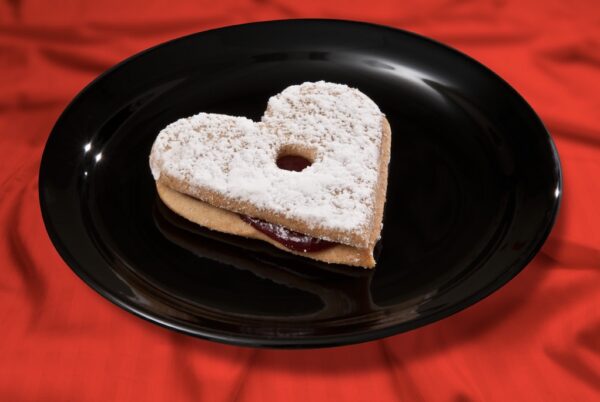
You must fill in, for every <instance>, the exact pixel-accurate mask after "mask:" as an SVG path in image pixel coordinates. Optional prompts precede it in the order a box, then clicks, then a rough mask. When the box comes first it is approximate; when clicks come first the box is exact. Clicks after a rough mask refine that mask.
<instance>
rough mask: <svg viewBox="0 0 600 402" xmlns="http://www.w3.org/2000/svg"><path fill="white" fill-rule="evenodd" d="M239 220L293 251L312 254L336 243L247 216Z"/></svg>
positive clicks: (242, 216) (241, 216)
mask: <svg viewBox="0 0 600 402" xmlns="http://www.w3.org/2000/svg"><path fill="white" fill-rule="evenodd" d="M240 218H242V220H243V221H244V222H246V223H248V224H250V225H251V226H252V227H253V228H254V229H256V230H258V231H259V232H261V233H264V234H265V235H267V236H269V237H270V238H271V239H273V240H275V241H276V242H278V243H281V244H283V245H284V246H285V247H287V248H289V249H290V250H294V251H301V252H304V253H306V252H313V251H321V250H326V249H328V248H331V247H333V246H335V244H336V243H333V242H330V241H327V240H322V239H317V238H315V237H310V236H307V235H304V234H302V233H298V232H294V231H293V230H289V229H287V228H284V227H283V226H281V225H277V224H274V223H269V222H265V221H263V220H262V219H257V218H252V217H250V216H247V215H240Z"/></svg>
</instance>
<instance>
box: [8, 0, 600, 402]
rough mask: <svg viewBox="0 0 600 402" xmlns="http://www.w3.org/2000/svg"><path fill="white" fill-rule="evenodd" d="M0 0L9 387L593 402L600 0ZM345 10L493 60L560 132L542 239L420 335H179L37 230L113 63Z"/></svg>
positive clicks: (599, 330)
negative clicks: (82, 110) (530, 255)
mask: <svg viewBox="0 0 600 402" xmlns="http://www.w3.org/2000/svg"><path fill="white" fill-rule="evenodd" d="M173 3H174V2H171V3H169V4H159V3H158V2H156V1H147V0H146V1H142V0H132V1H122V0H110V1H109V0H106V1H95V2H92V1H88V2H86V1H81V0H64V1H60V2H56V1H44V0H5V1H2V2H0V88H1V90H0V231H1V236H0V323H1V324H0V400H2V401H14V402H19V401H103V402H104V401H126V400H140V401H165V400H169V401H263V400H264V401H266V400H269V401H292V402H293V401H317V400H323V401H369V400H373V401H383V402H385V401H454V402H459V401H460V402H466V401H500V402H505V401H520V400H522V401H555V400H556V401H592V400H596V401H597V400H600V307H599V306H600V292H599V290H600V213H599V212H598V209H597V205H600V179H599V176H600V28H599V27H600V7H598V3H597V0H589V1H576V2H567V1H563V0H540V1H533V0H529V1H522V0H521V1H519V0H488V1H475V0H427V1H424V0H419V1H417V0H411V1H404V2H395V1H392V0H384V1H370V2H358V1H345V2H343V3H339V4H336V3H334V2H326V1H319V0H304V1H298V0H260V1H259V0H254V1H250V0H243V1H238V2H233V1H213V0H210V1H209V0H202V1H191V0H190V1H184V2H177V3H176V4H173ZM295 17H332V18H346V19H361V20H367V21H372V22H377V23H383V24H388V25H393V26H397V27H400V28H404V29H408V30H412V31H415V32H418V33H421V34H424V35H427V36H430V37H433V38H435V39H438V40H440V41H443V42H446V43H448V44H450V45H452V46H454V47H456V48H458V49H460V50H462V51H464V52H466V53H468V54H470V55H471V56H473V57H475V58H477V59H478V60H480V61H482V62H483V63H485V64H487V65H488V66H489V67H491V68H492V69H494V70H495V71H496V72H498V73H499V74H500V75H502V76H503V77H504V78H505V79H507V80H508V81H509V82H510V83H511V84H512V85H513V86H515V87H516V88H517V90H519V91H520V92H521V93H522V94H523V95H524V96H525V98H526V99H528V101H529V102H530V103H531V104H532V105H533V107H534V108H535V109H536V110H537V111H538V113H539V114H540V115H541V117H542V118H543V120H544V121H545V122H546V124H547V126H548V127H549V129H550V131H551V132H552V134H553V136H554V138H555V140H556V143H557V146H558V149H559V151H560V154H561V158H562V163H563V168H564V176H565V179H564V183H565V190H564V203H563V206H562V210H561V213H560V216H559V220H558V223H557V225H556V228H555V229H554V232H553V233H552V235H551V237H550V239H549V241H548V242H547V244H546V246H545V247H544V249H543V250H542V252H541V253H540V254H539V255H538V256H537V257H536V258H535V260H534V261H533V262H532V263H531V264H530V266H529V267H528V268H527V269H526V270H525V271H524V272H523V273H522V274H520V275H519V276H518V277H517V278H516V279H515V280H513V281H512V282H510V283H509V284H508V285H507V286H505V287H504V288H502V289H501V290H500V291H498V292H497V293H495V294H493V295H492V296H490V297H489V298H487V299H485V300H484V301H482V302H480V303H478V304H477V305H475V306H473V307H471V308H469V309H467V310H465V311H463V312H461V313H459V314H456V315H454V316H452V317H450V318H448V319H445V320H443V321H441V322H438V323H435V324H433V325H429V326H427V327H425V328H421V329H418V330H416V331H413V332H410V333H406V334H402V335H398V336H394V337H391V338H388V339H385V340H381V341H376V342H370V343H367V344H362V345H356V346H350V347H343V348H335V349H327V350H313V351H277V350H252V349H244V348H237V347H233V346H226V345H220V344H215V343H210V342H207V341H202V340H198V339H193V338H190V337H186V336H183V335H179V334H175V333H172V332H170V331H167V330H165V329H162V328H159V327H157V326H154V325H152V324H149V323H147V322H145V321H143V320H141V319H139V318H136V317H134V316H132V315H130V314H129V313H126V312H124V311H122V310H120V309H118V308H116V307H115V306H113V305H112V304H110V303H109V302H107V301H106V300H104V299H103V298H102V297H100V296H99V295H97V294H96V293H95V292H94V291H92V290H91V289H90V288H88V287H87V286H86V285H85V284H84V283H83V282H81V281H80V280H79V279H78V278H77V277H76V276H75V275H74V274H73V273H72V272H71V271H70V269H69V268H68V267H67V266H66V265H65V264H64V263H63V261H62V260H61V259H60V257H59V256H58V254H57V252H56V251H55V250H54V248H53V247H52V245H51V243H50V241H49V239H48V236H47V235H46V232H45V230H44V226H43V223H42V218H41V214H40V210H39V206H38V194H37V172H38V168H39V163H40V156H41V153H42V149H43V146H44V143H45V141H46V138H47V136H48V134H49V132H50V130H51V128H52V125H53V124H54V122H55V121H56V119H57V117H58V116H59V114H60V112H61V111H62V110H63V108H64V107H65V105H66V104H67V102H68V101H69V100H70V99H71V98H72V97H73V96H74V95H75V94H76V93H77V92H78V91H79V90H80V89H81V88H82V87H83V86H84V85H85V84H86V83H88V82H89V81H90V80H91V79H93V78H94V77H95V76H96V75H98V74H99V73H101V72H102V71H103V70H105V69H106V68H108V67H110V66H111V65H113V64H114V63H116V62H117V61H119V60H121V59H124V58H126V57H128V56H130V55H131V54H133V53H135V52H138V51H140V50H142V49H144V48H146V47H149V46H151V45H154V44H157V43H159V42H162V41H165V40H167V39H171V38H175V37H178V36H181V35H184V34H188V33H191V32H195V31H200V30H204V29H208V28H213V27H217V26H223V25H230V24H235V23H242V22H247V21H254V20H263V19H276V18H295Z"/></svg>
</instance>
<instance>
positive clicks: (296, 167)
mask: <svg viewBox="0 0 600 402" xmlns="http://www.w3.org/2000/svg"><path fill="white" fill-rule="evenodd" d="M313 161H314V151H312V150H310V149H306V148H304V147H298V146H284V147H283V148H281V150H279V153H278V154H277V160H276V161H275V163H276V164H277V167H278V168H279V169H283V170H291V171H294V172H301V171H303V170H304V169H306V168H307V167H309V166H310V165H312V164H313Z"/></svg>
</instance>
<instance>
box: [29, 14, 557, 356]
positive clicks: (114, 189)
mask: <svg viewBox="0 0 600 402" xmlns="http://www.w3.org/2000/svg"><path fill="white" fill-rule="evenodd" d="M315 80H326V81H332V82H337V83H345V84H348V85H351V86H353V87H356V88H359V89H360V90H361V91H363V92H364V93H366V94H367V95H368V96H370V97H371V98H372V99H373V100H374V101H375V102H376V103H377V104H378V105H379V106H380V108H381V109H382V111H383V112H384V113H385V114H386V115H387V118H388V120H389V121H390V123H391V127H392V131H393V139H392V160H391V164H390V170H389V186H388V201H387V204H386V209H385V218H384V228H383V234H382V241H381V242H380V244H379V247H378V252H379V257H378V264H377V268H376V269H375V270H374V271H365V270H361V269H356V268H348V267H343V266H328V265H327V264H319V263H315V262H312V261H309V260H306V259H303V258H300V257H294V256H292V255H289V254H287V253H284V252H281V251H278V250H277V249H275V248H274V247H271V246H269V245H267V244H265V243H261V242H259V241H252V240H246V239H241V238H237V237H234V236H228V235H223V234H219V233H214V232H211V231H207V230H204V229H202V228H200V227H198V226H196V225H193V224H189V223H188V222H186V221H185V220H183V219H181V218H179V217H178V216H176V215H174V214H173V213H171V212H170V211H169V210H168V209H167V208H165V206H164V205H162V204H161V202H160V201H159V199H158V198H157V195H156V191H155V188H154V182H153V180H152V177H151V175H150V170H149V167H148V154H149V151H150V146H151V145H152V142H153V140H154V138H155V137H156V135H157V133H158V131H159V130H160V129H161V128H163V127H164V126H165V125H167V124H168V123H170V122H172V121H174V120H176V119H178V118H180V117H184V116H188V115H192V114H195V113H198V112H200V111H205V112H219V113H227V114H232V115H240V116H246V117H249V118H252V119H259V118H260V116H261V115H262V112H263V109H264V108H265V105H266V102H267V99H268V98H269V96H271V95H274V94H276V93H278V92H280V91H281V90H282V89H284V88H285V87H287V86H288V85H291V84H297V83H301V82H304V81H315ZM39 183H40V184H39V186H40V187H39V191H40V203H41V208H42V212H43V216H44V221H45V224H46V228H47V230H48V233H49V234H50V238H51V239H52V241H53V243H54V245H55V246H56V248H57V249H58V251H59V253H60V254H61V256H62V257H63V258H64V259H65V261H66V262H67V263H68V264H69V265H70V266H71V268H72V269H73V270H74V271H75V272H76V273H77V274H78V275H79V276H80V277H81V278H82V279H83V280H84V281H85V282H87V283H88V284H89V285H90V286H91V287H93V288H94V289H95V290H96V291H98V292H99V293H100V294H101V295H103V296H104V297H106V298H107V299H109V300H110V301H112V302H113V303H115V304H117V305H118V306H120V307H122V308H124V309H126V310H128V311H130V312H132V313H134V314H137V315H139V316H141V317H144V318H146V319H148V320H150V321H152V322H155V323H157V324H161V325H163V326H165V327H168V328H171V329H175V330H178V331H181V332H184V333H187V334H191V335H196V336H200V337H203V338H208V339H213V340H217V341H222V342H228V343H234V344H240V345H251V346H273V347H316V346H333V345H341V344H347V343H354V342H361V341H366V340H371V339H375V338H379V337H383V336H388V335H391V334H394V333H398V332H402V331H406V330H409V329H413V328H416V327H418V326H421V325H424V324H426V323H429V322H432V321H435V320H438V319H440V318H443V317H445V316H448V315H450V314H452V313H455V312H457V311H459V310H461V309H463V308H465V307H467V306H469V305H471V304H473V303H475V302H476V301H478V300H480V299H482V298H483V297H485V296H487V295H489V294H490V293H491V292H493V291H494V290H495V289H497V288H498V287H500V286H502V285H503V284H504V283H506V282H507V281H509V280H510V279H511V278H513V277H514V276H515V275H516V274H517V273H518V272H519V271H520V270H521V269H522V268H523V267H525V265H526V264H527V263H528V262H529V261H530V260H531V258H533V256H534V255H535V253H536V252H537V251H538V250H539V248H540V247H541V245H542V243H543V242H544V240H545V239H546V237H547V235H548V234H549V232H550V230H551V227H552V224H553V222H554V219H555V216H556V213H557V209H558V205H559V200H560V193H561V173H560V165H559V161H558V156H557V153H556V150H555V148H554V146H553V144H552V140H551V139H550V137H549V135H548V133H547V131H546V130H545V128H544V126H543V125H542V123H541V121H540V119H539V118H538V117H537V116H536V114H535V113H534V112H533V110H532V109H531V108H530V107H529V106H528V105H527V103H526V102H525V101H524V100H523V99H522V98H521V97H520V96H519V95H518V94H517V93H516V92H515V91H514V90H513V89H512V88H511V87H510V86H509V85H507V84H506V83H505V82H504V81H502V79H500V78H499V77H498V76H496V75H495V74H494V73H492V72H491V71H490V70H488V69H487V68H485V67H483V66H482V65H481V64H479V63H477V62H475V61H474V60H472V59H470V58H469V57H466V56H465V55H463V54H461V53H458V52H457V51H455V50H452V49H450V48H448V47H446V46H443V45H441V44H439V43H436V42H433V41H431V40H429V39H426V38H423V37H419V36H416V35H414V34H411V33H407V32H403V31H400V30H396V29H391V28H386V27H382V26H376V25H370V24H364V23H356V22H345V21H328V20H292V21H277V22H266V23H256V24H248V25H240V26H233V27H228V28H223V29H217V30H213V31H208V32H203V33H199V34H195V35H191V36H187V37H184V38H181V39H177V40H174V41H171V42H168V43H166V44H163V45H160V46H157V47H155V48H152V49H150V50H148V51H145V52H143V53H140V54H138V55H136V56H134V57H132V58H130V59H128V60H126V61H125V62H123V63H121V64H119V65H118V66H116V67H114V68H112V69H111V70H109V71H108V72H106V73H105V74H103V75H102V76H101V77H99V78H98V79H97V80H95V81H94V82H93V83H92V84H90V85H89V86H88V87H87V88H85V89H84V90H83V91H82V92H81V93H80V94H79V95H78V96H77V98H75V100H74V101H73V102H72V103H71V104H70V105H69V107H68V108H67V109H66V110H65V111H64V113H63V114H62V116H61V117H60V119H59V120H58V122H57V123H56V126H55V127H54V130H53V131H52V134H51V135H50V138H49V140H48V143H47V144H46V149H45V151H44V156H43V159H42V164H41V169H40V181H39Z"/></svg>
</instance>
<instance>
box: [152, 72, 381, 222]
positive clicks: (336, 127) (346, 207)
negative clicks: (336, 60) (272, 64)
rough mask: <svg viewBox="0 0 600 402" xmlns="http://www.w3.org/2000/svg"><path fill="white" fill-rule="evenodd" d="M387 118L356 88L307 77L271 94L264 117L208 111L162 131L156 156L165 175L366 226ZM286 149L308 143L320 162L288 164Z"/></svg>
mask: <svg viewBox="0 0 600 402" xmlns="http://www.w3.org/2000/svg"><path fill="white" fill-rule="evenodd" d="M383 117H384V115H383V114H382V113H381V111H380V110H379V108H378V107H377V105H376V104H375V103H374V102H373V101H372V100H371V99H369V98H368V97H367V96H366V95H364V94H363V93H362V92H360V91H359V90H357V89H354V88H350V87H348V86H346V85H341V84H333V83H327V82H324V81H319V82H314V83H313V82H305V83H303V84H301V85H293V86H290V87H288V88H286V89H285V90H284V91H283V92H281V93H280V94H278V95H275V96H273V97H271V98H270V99H269V102H268V104H267V110H266V112H265V114H264V116H263V117H262V119H261V121H260V122H258V123H256V122H253V121H252V120H249V119H247V118H245V117H233V116H227V115H221V114H209V113H199V114H197V115H194V116H191V117H188V118H183V119H180V120H177V121H176V122H174V123H172V124H170V125H168V126H167V127H166V128H165V129H163V130H162V131H161V132H160V133H159V135H158V137H157V139H156V141H155V143H154V145H153V147H152V152H151V155H150V167H151V170H152V174H153V175H154V178H155V180H158V179H159V178H160V176H161V175H162V174H165V175H168V176H170V177H173V178H175V179H177V180H181V181H185V182H186V183H188V184H189V185H190V186H191V187H195V188H201V189H208V190H210V191H213V192H217V193H219V194H222V195H223V196H224V197H225V198H227V199H235V200H238V201H243V202H248V203H251V204H253V205H254V206H256V207H257V208H259V209H264V210H268V211H271V212H273V213H279V214H284V215H285V216H288V217H292V218H294V219H297V220H301V221H303V222H305V223H307V224H308V225H309V226H310V227H314V228H323V229H327V230H338V231H346V232H360V231H363V230H364V229H365V228H367V227H368V225H369V224H370V222H371V219H372V216H373V210H374V202H375V199H374V194H375V191H376V184H377V179H378V168H379V154H380V146H381V139H382V124H383ZM284 146H293V147H294V146H295V147H300V148H303V149H308V150H310V152H312V153H313V155H314V161H313V163H312V165H311V166H309V167H307V168H306V169H304V170H303V171H301V172H295V171H288V170H282V169H280V168H278V167H277V165H276V163H275V161H276V158H277V155H278V152H279V151H280V150H281V149H282V147H284Z"/></svg>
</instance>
